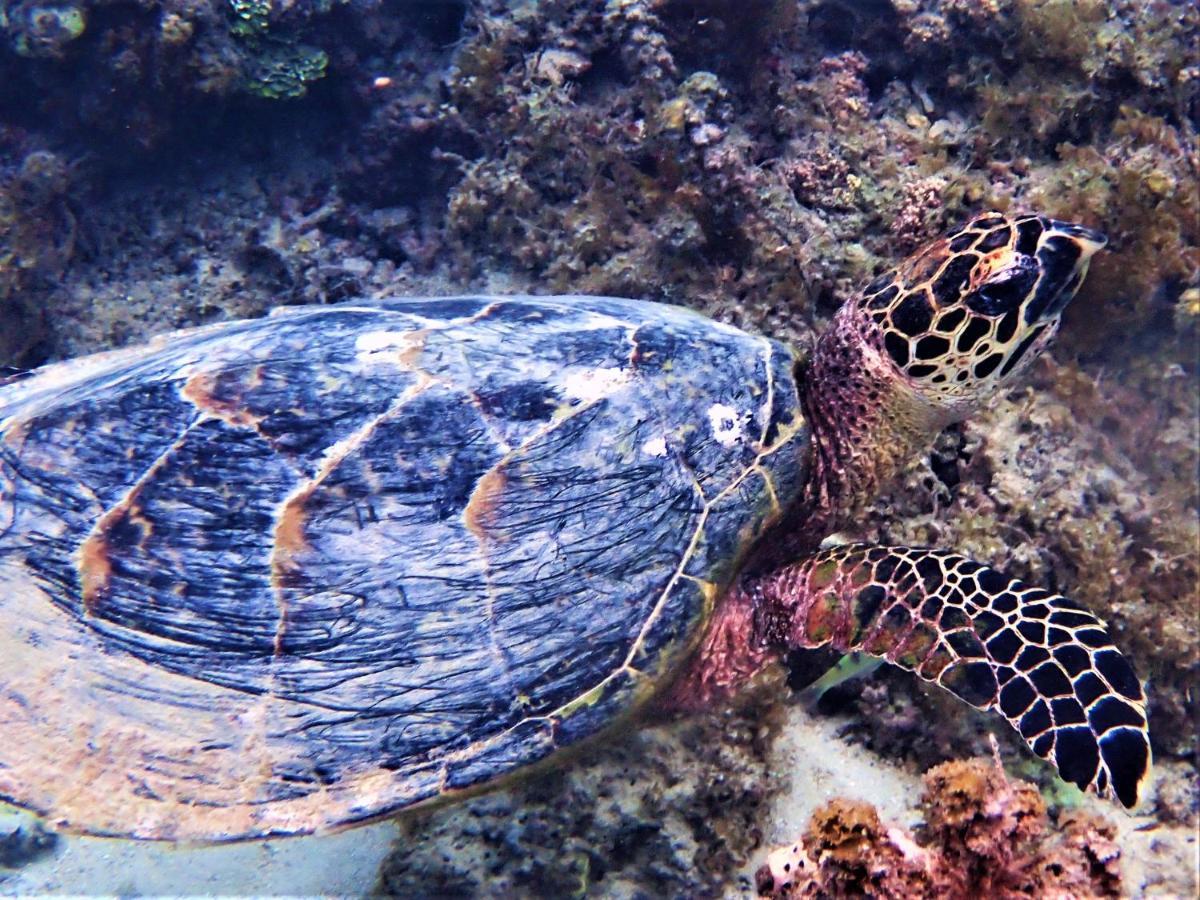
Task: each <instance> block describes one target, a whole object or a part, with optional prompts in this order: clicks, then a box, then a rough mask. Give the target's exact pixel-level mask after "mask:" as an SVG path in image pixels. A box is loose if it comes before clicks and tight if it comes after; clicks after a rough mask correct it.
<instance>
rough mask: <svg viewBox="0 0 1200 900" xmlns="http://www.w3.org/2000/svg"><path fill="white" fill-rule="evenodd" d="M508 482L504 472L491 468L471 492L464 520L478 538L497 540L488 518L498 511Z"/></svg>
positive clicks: (464, 512) (464, 511)
mask: <svg viewBox="0 0 1200 900" xmlns="http://www.w3.org/2000/svg"><path fill="white" fill-rule="evenodd" d="M507 483H508V479H506V478H505V477H504V473H503V472H501V471H500V470H499V469H498V468H497V469H491V470H490V471H488V472H487V473H486V474H484V476H483V477H482V478H480V479H479V481H478V482H477V483H476V485H475V490H474V491H472V492H471V499H470V500H469V501H468V502H467V506H466V509H464V510H463V520H464V521H465V522H466V525H467V528H469V529H471V533H472V534H474V535H475V536H476V537H477V538H484V537H487V538H490V539H492V540H495V538H496V534H495V532H493V531H492V530H491V528H490V527H489V523H488V520H489V519H490V518H491V516H492V514H493V513H494V512H495V511H496V503H497V501H498V500H499V499H500V495H501V494H502V493H503V492H504V488H505V486H506V485H507Z"/></svg>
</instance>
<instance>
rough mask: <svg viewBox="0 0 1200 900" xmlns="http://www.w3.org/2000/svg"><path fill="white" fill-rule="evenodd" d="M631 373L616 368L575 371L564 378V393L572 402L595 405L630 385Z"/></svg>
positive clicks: (571, 371) (569, 372)
mask: <svg viewBox="0 0 1200 900" xmlns="http://www.w3.org/2000/svg"><path fill="white" fill-rule="evenodd" d="M629 377H630V376H629V373H628V372H627V371H625V370H624V369H620V368H617V367H616V366H612V367H608V368H603V369H573V370H570V371H568V372H567V374H566V377H564V378H563V382H562V392H563V394H564V395H565V396H567V397H569V398H570V399H572V400H580V401H582V402H584V403H594V402H595V401H597V400H603V399H604V398H605V397H609V396H611V395H613V394H615V393H616V392H617V391H619V390H620V389H621V388H623V387H624V386H625V385H626V384H628V383H629Z"/></svg>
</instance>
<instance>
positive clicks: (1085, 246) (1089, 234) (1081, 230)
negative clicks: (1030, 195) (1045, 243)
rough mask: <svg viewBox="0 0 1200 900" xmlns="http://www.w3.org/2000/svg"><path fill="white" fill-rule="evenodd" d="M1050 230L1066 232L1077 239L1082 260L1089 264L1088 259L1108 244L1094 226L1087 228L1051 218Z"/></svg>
mask: <svg viewBox="0 0 1200 900" xmlns="http://www.w3.org/2000/svg"><path fill="white" fill-rule="evenodd" d="M1047 224H1048V225H1049V226H1050V227H1049V229H1048V230H1049V231H1053V232H1058V233H1059V234H1065V235H1067V236H1068V237H1071V238H1073V239H1074V240H1075V242H1076V244H1077V245H1078V246H1079V252H1080V262H1081V263H1083V264H1085V265H1086V264H1087V261H1088V260H1089V259H1091V258H1092V256H1093V255H1094V254H1095V253H1096V252H1097V251H1099V250H1103V249H1104V247H1105V246H1106V245H1107V244H1108V238H1106V237H1105V236H1104V235H1103V234H1101V233H1100V232H1099V231H1096V230H1095V229H1092V228H1085V227H1084V226H1082V225H1076V224H1075V223H1074V222H1060V221H1059V220H1058V219H1050V220H1049V222H1048V223H1047Z"/></svg>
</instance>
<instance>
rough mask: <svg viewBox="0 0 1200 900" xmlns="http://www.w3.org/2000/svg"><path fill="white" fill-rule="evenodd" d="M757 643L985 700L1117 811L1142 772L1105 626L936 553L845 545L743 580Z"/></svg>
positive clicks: (1130, 692)
mask: <svg viewBox="0 0 1200 900" xmlns="http://www.w3.org/2000/svg"><path fill="white" fill-rule="evenodd" d="M743 589H744V590H747V591H748V592H749V593H750V594H751V595H752V600H753V605H754V608H755V611H756V613H755V618H756V619H757V622H756V626H757V627H756V629H755V630H756V632H757V633H758V635H759V637H760V639H762V640H764V641H766V642H769V643H771V644H774V645H777V646H778V645H784V646H787V647H789V648H811V647H819V646H824V645H832V646H834V647H835V648H837V649H839V650H842V651H847V652H848V651H852V650H857V651H861V652H865V653H868V654H871V655H874V656H878V657H881V658H883V659H886V660H887V661H888V662H891V663H894V664H896V665H898V666H900V667H902V668H905V669H908V670H909V671H912V672H916V673H917V674H918V675H920V676H921V677H922V678H924V679H926V680H927V681H932V682H935V683H937V684H939V685H941V686H942V687H944V688H946V689H947V690H948V691H951V692H952V693H954V694H956V695H957V696H958V697H960V698H961V699H963V700H965V701H966V702H967V703H970V704H971V705H972V706H975V707H978V708H979V709H985V710H990V709H995V710H997V711H998V712H1000V713H1001V714H1002V715H1003V716H1004V717H1005V718H1006V719H1008V721H1009V722H1010V723H1011V724H1012V726H1013V727H1014V728H1016V729H1017V730H1018V731H1019V732H1020V733H1021V736H1022V737H1023V738H1024V739H1025V741H1026V742H1027V743H1028V744H1029V746H1030V747H1031V748H1032V749H1033V752H1034V753H1036V754H1037V755H1038V756H1040V757H1042V758H1043V759H1046V760H1049V761H1051V762H1053V763H1054V765H1055V766H1057V768H1058V771H1059V774H1060V775H1061V776H1062V777H1063V778H1064V779H1065V780H1067V781H1070V782H1072V783H1074V784H1077V785H1078V786H1079V787H1080V788H1083V789H1085V790H1092V791H1094V792H1096V793H1097V794H1100V795H1101V796H1111V797H1115V798H1116V799H1118V800H1119V801H1120V802H1121V803H1122V804H1124V805H1125V806H1127V807H1133V806H1135V805H1137V803H1138V798H1139V795H1140V793H1141V788H1142V786H1143V784H1144V783H1145V781H1146V779H1147V776H1148V775H1149V772H1150V742H1149V736H1148V734H1147V730H1146V699H1145V695H1144V694H1143V693H1142V687H1141V685H1140V684H1139V682H1138V679H1137V677H1136V676H1135V675H1134V673H1133V669H1132V668H1130V665H1129V663H1128V662H1127V661H1126V660H1125V658H1124V657H1123V656H1122V655H1121V654H1120V652H1119V651H1118V650H1117V649H1116V648H1115V647H1114V646H1113V641H1112V638H1111V637H1110V636H1109V633H1108V630H1107V628H1106V627H1105V624H1104V622H1102V621H1101V620H1100V619H1098V618H1096V617H1095V616H1094V615H1092V614H1091V613H1089V612H1087V611H1085V610H1083V609H1081V608H1080V607H1079V606H1077V605H1075V604H1074V603H1072V602H1071V601H1069V600H1067V599H1066V598H1065V597H1062V596H1059V595H1057V594H1053V593H1051V592H1050V591H1046V590H1042V589H1041V588H1036V587H1030V586H1028V585H1026V584H1023V583H1021V582H1020V581H1016V580H1014V579H1011V578H1009V577H1007V576H1005V575H1003V574H1001V573H1000V572H998V571H996V570H995V569H992V568H989V567H987V566H984V565H982V564H980V563H977V562H974V561H972V560H970V559H967V558H965V557H963V556H959V555H957V554H953V553H948V552H945V551H941V550H928V549H915V548H910V547H886V546H869V545H863V544H851V545H846V546H841V547H834V548H831V549H828V550H822V551H820V552H818V553H815V554H813V555H812V556H809V557H807V558H805V559H804V560H802V561H800V562H798V563H795V564H793V565H790V566H785V567H783V568H781V569H779V570H778V571H776V572H775V573H773V574H771V575H769V576H767V577H764V578H761V579H755V580H753V581H752V582H750V583H749V584H744V585H743Z"/></svg>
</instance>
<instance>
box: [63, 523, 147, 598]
mask: <svg viewBox="0 0 1200 900" xmlns="http://www.w3.org/2000/svg"><path fill="white" fill-rule="evenodd" d="M122 521H126V522H130V523H132V524H133V525H135V526H137V528H138V530H139V531H140V532H141V537H140V538H139V540H138V546H144V545H145V542H146V539H147V538H148V537H150V534H151V533H152V532H153V530H154V525H153V523H151V521H150V520H149V519H147V518H146V517H145V516H144V515H142V514H141V513H140V510H139V507H138V506H137V505H136V503H135V502H134V501H133V500H132V499H125V500H122V501H121V502H120V503H118V504H117V505H116V506H114V507H113V508H112V509H110V510H109V511H108V512H106V513H105V514H104V515H103V516H101V517H100V520H99V521H98V522H97V523H96V527H95V528H94V529H93V531H92V533H91V534H90V535H88V537H87V540H85V541H84V542H83V543H82V544H81V545H80V547H79V553H78V564H77V568H78V570H79V583H80V593H81V596H82V600H83V608H84V610H85V611H86V612H88V613H95V612H96V611H97V609H98V608H99V604H100V601H101V600H103V598H104V594H105V593H106V592H107V590H108V587H109V584H110V582H111V581H112V570H113V566H112V553H111V551H112V547H111V545H110V544H109V540H108V536H109V535H110V534H112V532H113V530H114V529H115V528H116V527H117V525H118V524H119V523H120V522H122Z"/></svg>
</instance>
